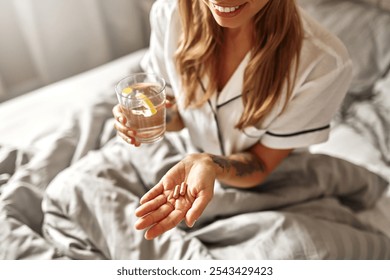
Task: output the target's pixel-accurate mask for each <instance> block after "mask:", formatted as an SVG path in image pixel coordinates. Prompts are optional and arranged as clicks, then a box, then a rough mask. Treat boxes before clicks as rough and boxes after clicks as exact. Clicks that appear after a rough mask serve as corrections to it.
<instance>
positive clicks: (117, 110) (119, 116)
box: [112, 104, 126, 124]
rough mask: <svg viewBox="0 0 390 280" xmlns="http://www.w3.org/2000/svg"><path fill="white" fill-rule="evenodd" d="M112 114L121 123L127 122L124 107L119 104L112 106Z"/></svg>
mask: <svg viewBox="0 0 390 280" xmlns="http://www.w3.org/2000/svg"><path fill="white" fill-rule="evenodd" d="M112 114H113V115H114V117H115V119H116V120H117V121H118V122H119V123H121V124H126V117H125V115H124V114H123V111H122V108H121V106H120V105H119V104H117V105H115V106H114V108H112Z"/></svg>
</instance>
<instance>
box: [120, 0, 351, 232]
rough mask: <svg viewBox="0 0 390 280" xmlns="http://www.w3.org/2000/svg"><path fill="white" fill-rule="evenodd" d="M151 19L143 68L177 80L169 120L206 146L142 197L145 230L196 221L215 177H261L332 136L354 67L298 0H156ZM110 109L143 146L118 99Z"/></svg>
mask: <svg viewBox="0 0 390 280" xmlns="http://www.w3.org/2000/svg"><path fill="white" fill-rule="evenodd" d="M151 27H152V36H151V42H150V51H149V54H148V56H147V57H146V58H145V59H144V61H143V67H144V69H145V71H149V72H155V73H158V74H160V75H162V76H163V77H164V78H165V79H166V80H167V81H168V84H170V85H171V87H172V91H173V93H174V95H175V97H176V100H177V107H178V112H177V113H178V116H179V117H177V118H175V120H176V123H175V124H174V125H173V124H172V127H175V128H178V127H179V128H182V127H186V128H188V131H189V133H190V136H191V140H192V141H193V143H194V145H195V146H196V147H197V148H198V149H199V153H196V154H189V155H187V156H186V157H185V158H184V159H182V160H181V161H180V162H179V163H177V164H176V165H175V166H174V167H173V168H172V169H170V170H169V171H168V172H167V173H166V174H165V176H163V178H162V179H161V181H160V182H158V184H157V185H156V186H155V187H153V188H152V189H151V190H150V191H149V192H147V193H146V194H145V195H144V196H143V197H142V198H141V206H140V207H139V208H138V209H137V211H136V215H137V217H139V220H138V221H137V223H136V225H135V226H136V228H137V229H147V231H146V233H145V238H146V239H152V238H155V237H156V236H158V235H160V234H162V233H163V232H165V231H167V230H170V229H172V228H173V227H175V226H176V225H178V224H179V223H180V222H181V221H182V220H183V219H184V220H185V222H186V224H187V226H189V227H192V226H193V225H194V223H195V221H196V220H197V219H198V218H199V217H200V215H201V214H202V212H203V211H204V209H205V208H206V206H207V205H208V203H209V202H210V201H211V199H212V197H213V188H214V182H215V180H218V181H220V182H221V183H223V184H224V185H227V186H231V187H236V188H251V187H254V186H258V185H259V184H261V183H262V182H263V181H264V179H265V178H266V177H267V175H269V174H270V173H271V172H272V171H273V170H274V169H275V168H276V167H277V166H278V165H279V163H280V162H281V161H282V160H283V159H285V158H286V157H287V156H288V155H289V154H290V153H291V151H292V150H293V149H296V148H302V147H307V146H309V145H312V144H315V143H320V142H323V141H326V139H327V137H328V133H329V126H330V122H331V119H332V117H333V115H334V114H335V112H336V111H337V108H338V107H339V105H340V103H341V101H342V99H343V98H344V96H345V93H346V91H347V89H348V86H349V83H350V80H351V72H352V71H351V62H350V60H349V58H348V55H347V52H346V50H345V48H344V46H343V45H342V44H341V43H340V42H339V40H338V39H336V38H335V37H334V36H332V35H331V34H329V33H328V32H327V31H326V30H324V29H323V28H322V27H321V26H319V25H318V24H317V23H316V22H315V21H313V20H312V19H311V18H310V17H309V16H308V15H306V14H305V13H304V12H303V11H301V10H299V8H298V7H297V5H296V3H295V1H293V0H233V1H228V0H225V1H223V0H220V1H216V0H195V1H192V0H179V1H177V0H159V1H157V2H156V3H155V4H154V6H153V9H152V12H151ZM113 113H114V115H115V118H116V124H115V126H116V129H117V130H118V131H119V134H120V136H121V137H122V138H124V139H125V140H126V141H127V142H129V143H132V144H134V145H136V146H138V145H139V143H137V142H136V141H135V139H134V135H135V134H134V133H136V132H135V131H133V130H132V129H131V128H129V127H126V126H124V123H126V120H125V118H124V115H123V114H122V112H121V110H120V107H119V106H115V108H114V109H113ZM119 120H121V121H122V122H120V121H119Z"/></svg>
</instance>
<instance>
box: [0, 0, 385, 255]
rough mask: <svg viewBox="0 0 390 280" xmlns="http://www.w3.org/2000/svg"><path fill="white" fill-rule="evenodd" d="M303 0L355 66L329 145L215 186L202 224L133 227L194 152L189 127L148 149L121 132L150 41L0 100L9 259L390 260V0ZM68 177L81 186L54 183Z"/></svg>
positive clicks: (0, 208)
mask: <svg viewBox="0 0 390 280" xmlns="http://www.w3.org/2000/svg"><path fill="white" fill-rule="evenodd" d="M299 3H300V4H301V5H302V7H303V8H304V9H306V10H307V11H309V13H311V14H312V15H313V16H314V17H315V18H317V19H318V20H319V21H320V22H322V23H323V24H324V25H325V26H327V27H328V28H329V29H330V30H332V31H333V32H334V33H335V34H337V35H338V36H339V37H340V38H341V39H342V40H343V41H344V43H345V44H346V46H347V48H348V50H349V51H350V54H351V58H352V60H353V62H354V66H355V67H354V78H353V82H352V84H351V87H350V90H349V92H348V95H347V97H346V99H345V101H344V103H343V106H342V108H341V109H340V111H339V113H338V115H337V116H336V118H335V120H334V122H333V124H332V129H331V135H330V139H329V140H328V141H327V142H326V143H323V144H319V145H315V146H312V147H310V149H308V150H300V151H296V152H294V153H293V155H292V156H291V157H289V158H288V160H286V161H285V162H284V163H283V164H282V165H281V167H280V168H278V170H276V171H275V172H274V173H273V174H272V175H271V176H270V178H268V180H267V181H266V182H265V183H264V184H263V185H262V186H261V188H260V187H259V188H256V189H253V190H250V191H239V190H234V189H231V188H228V187H226V186H223V185H220V184H218V183H217V184H216V187H215V196H214V198H213V202H212V203H211V204H210V205H209V207H208V208H207V209H206V212H205V213H204V215H203V216H202V218H201V219H200V220H199V221H197V223H196V225H195V226H194V228H193V229H188V228H186V227H185V225H179V226H178V227H177V228H175V229H173V230H171V231H169V232H167V233H166V234H164V235H162V236H161V237H159V238H157V239H155V240H153V241H147V240H145V239H144V238H143V233H142V232H139V231H135V230H134V229H133V224H134V220H135V217H134V214H133V213H134V209H135V208H136V207H137V205H138V199H139V197H140V195H142V193H144V192H145V190H146V189H147V188H148V187H150V185H152V184H153V182H155V181H156V180H157V179H158V178H159V177H161V176H162V174H164V172H165V171H166V170H167V169H168V168H169V167H170V166H172V164H174V163H175V162H177V161H178V160H179V159H180V158H181V157H182V156H183V154H185V153H187V152H193V151H196V148H194V147H193V146H192V145H191V139H189V136H188V134H187V132H186V131H185V130H184V131H181V132H179V133H168V134H167V135H166V137H165V138H164V140H163V141H162V142H159V143H158V144H156V145H150V146H144V147H142V146H141V149H139V148H138V149H136V148H132V147H129V146H128V145H127V144H126V143H124V142H123V141H121V140H120V139H118V138H117V137H116V135H115V130H114V129H113V119H112V114H111V109H112V107H113V105H114V104H116V97H115V94H114V91H113V88H114V84H115V83H116V82H117V81H118V80H119V79H120V78H122V77H123V76H125V75H127V74H129V73H134V72H138V71H140V66H139V62H140V60H141V59H142V57H143V55H144V54H145V52H146V51H147V50H146V49H143V50H139V51H137V52H134V53H132V54H129V55H127V56H125V57H122V58H120V59H118V60H116V61H112V62H110V63H108V64H106V65H103V66H101V67H98V68H95V69H93V70H90V71H88V72H85V73H83V74H80V75H77V76H75V77H71V78H69V79H66V80H63V81H60V82H58V83H55V84H52V85H49V86H47V87H44V88H41V89H39V90H36V91H33V92H30V93H28V94H26V95H23V96H20V97H18V98H15V99H12V100H10V101H7V102H4V103H2V104H0V244H1V246H0V259H390V192H389V182H390V134H389V131H390V71H389V68H390V47H389V44H390V29H389V28H388V26H390V11H389V10H387V7H388V5H386V4H383V3H386V1H377V2H375V1H370V0H367V1H357V0H356V1H339V0H337V1H330V0H300V1H299ZM128 160H129V161H131V162H132V163H133V164H132V167H133V168H131V169H127V170H121V168H122V165H121V162H124V161H128ZM139 165H141V166H142V165H147V166H148V167H149V168H148V171H147V172H140V170H138V168H137V166H139ZM68 178H71V179H72V180H75V178H77V182H78V184H77V185H76V186H71V187H69V188H67V187H66V186H64V187H63V188H52V187H51V186H52V185H53V184H55V182H56V181H57V180H62V181H66V180H67V179H68Z"/></svg>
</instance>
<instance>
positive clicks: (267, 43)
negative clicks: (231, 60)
mask: <svg viewBox="0 0 390 280" xmlns="http://www.w3.org/2000/svg"><path fill="white" fill-rule="evenodd" d="M179 12H180V16H181V21H182V27H183V33H182V37H181V39H180V42H179V46H178V50H177V52H176V56H175V58H176V67H177V69H178V71H179V73H181V82H182V86H183V89H184V91H185V92H186V96H185V106H186V107H188V106H201V105H202V104H204V103H205V102H206V101H207V100H208V99H209V98H210V97H211V96H212V94H214V93H215V92H216V90H217V67H216V65H218V63H217V62H218V61H217V58H218V53H219V52H220V49H221V47H222V42H223V32H222V27H221V26H219V25H218V24H217V23H216V22H215V20H214V18H213V15H212V14H211V12H210V10H209V8H208V7H207V5H205V4H204V3H203V2H202V1H199V0H197V1H192V0H179ZM254 27H255V28H254V33H253V47H252V49H251V58H250V61H249V63H248V65H247V67H246V69H245V73H244V84H243V92H242V98H243V104H244V111H243V114H242V115H241V118H240V120H239V121H238V123H237V124H236V128H239V129H243V128H245V127H248V126H251V125H256V124H258V123H261V122H262V121H263V120H264V118H265V116H266V115H267V113H269V112H270V111H271V109H272V108H273V107H274V106H275V104H276V102H277V101H278V100H279V99H280V98H281V96H282V95H283V92H284V90H286V94H287V96H286V98H285V100H286V102H285V104H284V106H285V105H286V104H287V101H288V100H289V99H290V96H291V94H292V91H293V88H294V82H295V77H296V72H297V68H298V62H299V56H300V51H301V46H302V41H303V28H302V24H301V20H300V16H299V11H298V7H297V5H296V3H295V0H270V1H269V2H268V3H267V4H266V5H265V6H264V7H263V9H262V10H261V11H260V12H259V13H258V14H257V15H256V16H255V19H254ZM205 75H206V76H208V78H209V83H208V86H207V88H206V92H205V94H204V95H203V96H202V97H201V98H198V99H197V97H196V89H197V88H198V86H199V79H200V78H201V77H204V76H205Z"/></svg>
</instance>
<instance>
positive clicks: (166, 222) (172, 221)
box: [145, 210, 184, 240]
mask: <svg viewBox="0 0 390 280" xmlns="http://www.w3.org/2000/svg"><path fill="white" fill-rule="evenodd" d="M183 218H184V214H183V212H182V211H180V210H174V211H172V212H171V213H170V214H169V215H168V217H166V218H165V219H163V220H161V221H160V222H159V223H156V224H155V225H153V226H152V227H150V228H149V229H148V230H147V231H146V233H145V239H147V240H151V239H153V238H156V237H157V236H159V235H161V234H163V233H164V232H166V231H168V230H171V229H173V228H174V227H175V226H177V225H178V224H179V223H180V222H181V221H182V220H183Z"/></svg>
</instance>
